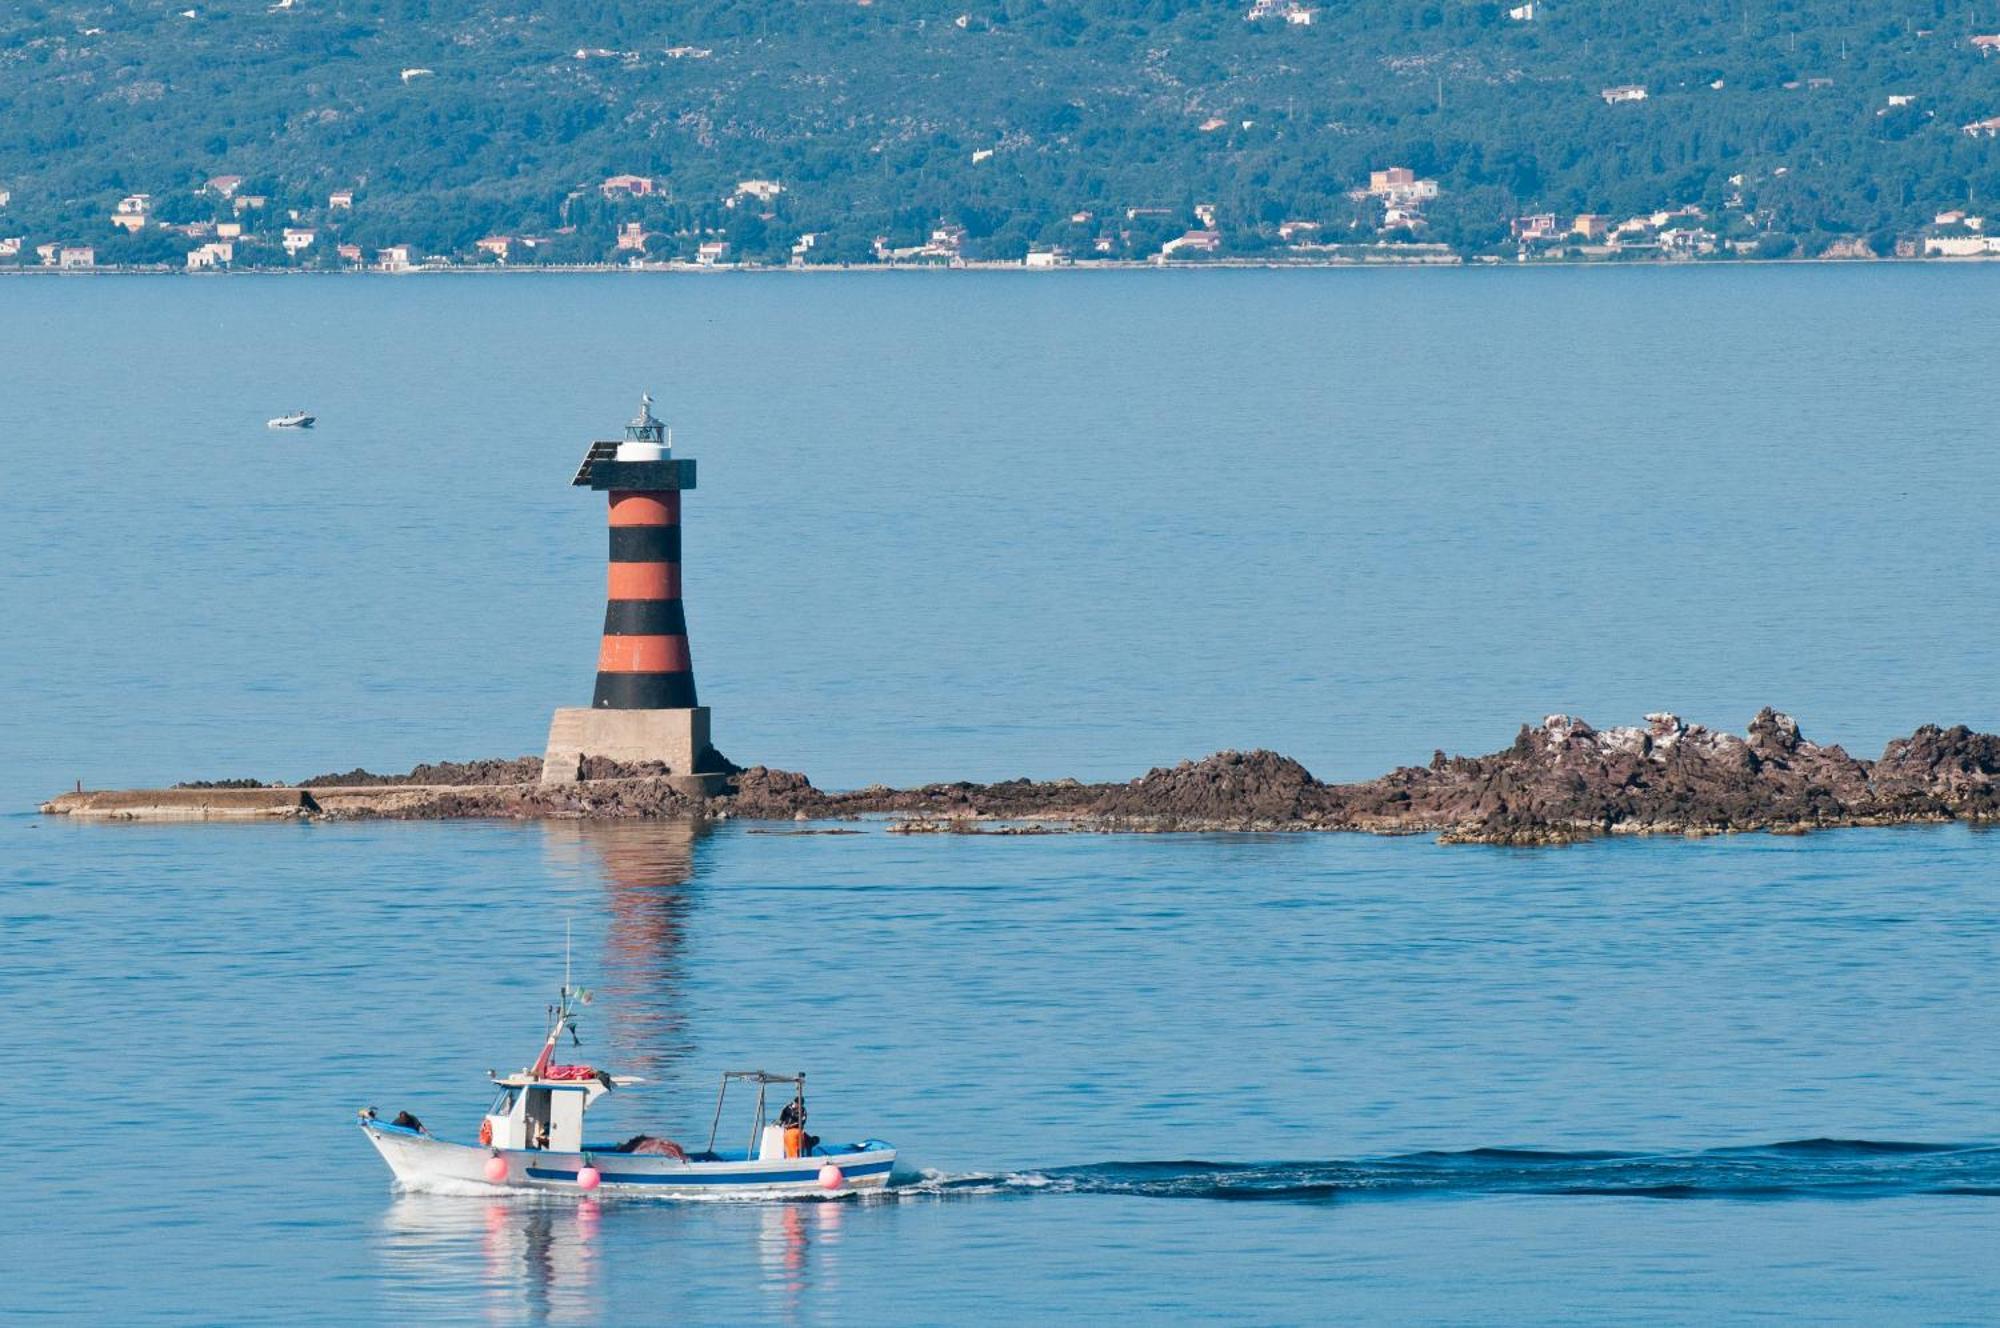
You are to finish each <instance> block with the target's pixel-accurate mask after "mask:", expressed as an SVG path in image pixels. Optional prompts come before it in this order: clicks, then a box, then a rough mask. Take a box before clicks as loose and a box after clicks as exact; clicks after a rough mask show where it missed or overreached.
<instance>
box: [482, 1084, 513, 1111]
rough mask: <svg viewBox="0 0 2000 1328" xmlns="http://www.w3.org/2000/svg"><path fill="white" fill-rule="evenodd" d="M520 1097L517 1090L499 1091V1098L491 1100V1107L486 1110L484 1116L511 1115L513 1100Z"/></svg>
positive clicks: (504, 1089) (506, 1089) (505, 1089)
mask: <svg viewBox="0 0 2000 1328" xmlns="http://www.w3.org/2000/svg"><path fill="white" fill-rule="evenodd" d="M520 1096H521V1090H520V1089H518V1088H503V1089H501V1090H500V1096H498V1097H496V1098H494V1099H493V1105H492V1106H491V1107H488V1108H487V1110H486V1114H487V1115H489V1116H511V1115H513V1114H514V1102H515V1099H517V1098H519V1097H520Z"/></svg>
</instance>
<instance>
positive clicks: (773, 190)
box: [728, 180, 785, 207]
mask: <svg viewBox="0 0 2000 1328" xmlns="http://www.w3.org/2000/svg"><path fill="white" fill-rule="evenodd" d="M784 192H785V186H783V185H781V184H779V183H778V182H777V181H776V180H738V181H737V182H736V192H735V193H734V194H732V195H730V197H729V200H728V202H729V206H730V207H735V206H736V204H737V202H738V201H739V200H741V199H745V198H754V199H756V200H757V201H758V202H759V203H765V204H770V203H775V202H777V201H778V195H779V194H782V193H784Z"/></svg>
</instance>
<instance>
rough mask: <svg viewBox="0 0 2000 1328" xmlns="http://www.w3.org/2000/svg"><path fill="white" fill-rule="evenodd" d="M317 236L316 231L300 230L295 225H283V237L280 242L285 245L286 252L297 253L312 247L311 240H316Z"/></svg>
mask: <svg viewBox="0 0 2000 1328" xmlns="http://www.w3.org/2000/svg"><path fill="white" fill-rule="evenodd" d="M318 238H319V236H318V233H317V232H314V231H309V230H301V229H299V228H297V227H292V226H287V227H285V234H284V238H283V239H282V240H281V241H280V243H281V244H283V245H284V246H285V252H286V253H288V254H299V253H303V252H304V251H305V250H307V249H310V248H312V247H313V241H315V240H317V239H318Z"/></svg>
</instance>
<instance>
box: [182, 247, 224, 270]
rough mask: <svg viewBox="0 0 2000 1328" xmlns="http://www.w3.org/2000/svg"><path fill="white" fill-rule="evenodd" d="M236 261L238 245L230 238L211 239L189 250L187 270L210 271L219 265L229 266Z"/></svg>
mask: <svg viewBox="0 0 2000 1328" xmlns="http://www.w3.org/2000/svg"><path fill="white" fill-rule="evenodd" d="M235 261H236V246H235V245H234V244H232V243H230V242H229V241H228V240H210V241H209V242H208V243H207V244H204V245H201V246H200V247H198V248H195V249H190V250H188V256H187V270H188V271H190V272H208V271H213V270H214V269H216V268H219V267H227V266H229V265H230V264H231V263H233V262H235Z"/></svg>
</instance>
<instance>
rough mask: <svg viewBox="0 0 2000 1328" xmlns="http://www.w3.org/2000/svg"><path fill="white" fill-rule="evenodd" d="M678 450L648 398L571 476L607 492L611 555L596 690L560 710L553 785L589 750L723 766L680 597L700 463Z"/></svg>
mask: <svg viewBox="0 0 2000 1328" xmlns="http://www.w3.org/2000/svg"><path fill="white" fill-rule="evenodd" d="M673 448H674V445H673V435H672V433H671V432H670V431H669V430H668V428H667V426H666V425H665V424H663V423H661V422H660V421H659V420H657V419H655V418H654V417H653V399H652V397H650V396H646V397H642V398H641V399H640V405H639V414H638V415H637V416H636V417H635V418H634V419H633V420H632V422H631V423H629V424H627V425H626V426H625V436H624V438H622V439H616V440H610V441H603V442H596V443H592V444H591V445H590V451H589V452H588V453H586V454H585V456H584V458H583V464H582V466H580V467H579V468H578V469H577V472H576V478H575V479H574V480H572V481H571V483H573V484H575V485H578V486H588V487H589V488H591V489H593V490H597V491H599V492H602V493H605V494H608V495H609V499H610V523H611V561H610V571H609V574H608V576H607V580H606V585H607V589H606V601H607V602H606V604H605V608H604V636H603V639H602V641H601V642H600V643H599V646H598V651H597V690H596V692H595V694H594V695H593V696H592V698H591V706H590V709H589V710H582V709H565V710H558V711H556V716H555V722H554V723H553V724H552V725H551V726H550V728H549V747H548V754H547V756H546V757H545V758H544V762H543V771H542V779H543V782H544V783H567V782H569V781H571V780H574V779H577V778H579V772H580V771H582V770H583V767H584V766H585V764H586V762H587V760H588V758H590V757H600V758H603V759H604V760H606V761H609V762H613V763H615V764H616V765H619V766H627V767H632V766H646V767H649V768H650V767H651V766H653V765H660V766H664V767H666V772H667V773H670V774H672V775H675V776H684V777H691V776H700V775H705V774H706V771H707V770H708V769H709V768H711V767H713V766H715V765H717V764H718V762H717V760H716V758H715V757H714V754H713V751H712V749H711V748H710V747H709V741H708V736H709V735H708V710H707V709H706V708H705V707H703V706H701V705H700V704H699V703H697V701H696V699H695V688H694V662H693V659H692V657H691V655H690V653H689V651H688V631H687V612H686V610H685V609H684V608H683V607H682V605H681V494H683V493H685V492H687V491H688V490H690V489H692V488H694V484H695V467H694V462H693V461H692V460H688V459H685V458H676V457H675V456H674V454H673ZM585 773H587V772H585ZM704 782H705V781H704Z"/></svg>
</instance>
